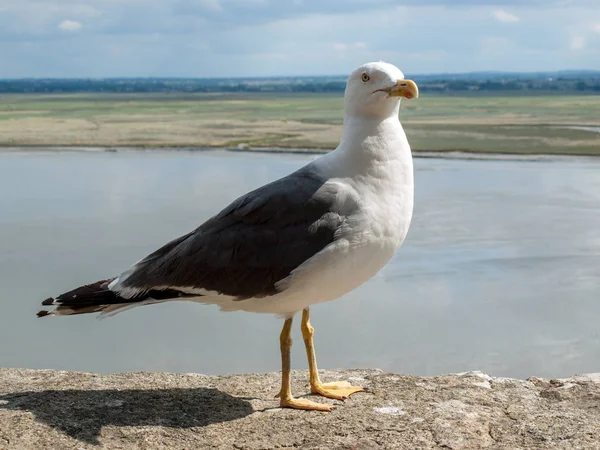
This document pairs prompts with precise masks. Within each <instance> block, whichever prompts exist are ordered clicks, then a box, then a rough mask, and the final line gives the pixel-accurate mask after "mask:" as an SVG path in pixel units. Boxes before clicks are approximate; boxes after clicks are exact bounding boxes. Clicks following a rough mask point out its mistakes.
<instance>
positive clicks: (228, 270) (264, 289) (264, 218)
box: [112, 166, 344, 298]
mask: <svg viewBox="0 0 600 450" xmlns="http://www.w3.org/2000/svg"><path fill="white" fill-rule="evenodd" d="M307 167H310V166H307ZM335 201H336V188H334V187H332V186H330V185H325V184H324V181H323V180H322V179H321V178H320V177H319V176H318V175H317V174H316V173H315V172H314V171H310V170H307V168H304V169H300V170H299V171H297V172H295V173H293V174H291V175H289V176H287V177H285V178H282V179H280V180H277V181H274V182H272V183H270V184H267V185H265V186H263V187H261V188H258V189H256V190H254V191H252V192H250V193H248V194H246V195H244V196H242V197H240V198H238V199H237V200H235V201H234V202H233V203H231V204H230V205H229V206H228V207H227V208H225V209H224V210H223V211H221V212H220V213H219V214H217V215H216V216H214V217H212V218H211V219H209V220H208V221H206V222H205V223H204V224H202V225H201V226H200V227H198V228H197V229H196V230H194V231H193V232H191V233H188V234H186V235H185V236H181V237H180V238H178V239H175V240H173V241H171V242H169V243H168V244H166V245H164V246H163V247H161V248H160V249H158V250H157V251H155V252H154V253H152V254H150V255H148V256H147V257H146V258H144V259H143V260H141V261H140V262H139V263H137V264H136V265H135V266H133V267H132V269H130V270H129V271H127V272H125V273H123V274H122V275H121V276H120V277H119V278H118V279H117V280H115V283H114V287H112V288H113V289H114V290H117V291H120V292H122V293H124V294H125V296H127V294H126V293H127V292H129V293H130V295H131V296H134V295H138V294H140V293H142V292H148V291H150V290H165V289H169V290H180V291H182V292H186V291H187V292H190V290H192V289H196V290H198V289H202V290H208V291H216V292H218V293H219V294H225V295H230V296H234V297H237V298H250V297H264V296H268V295H272V294H275V293H276V292H277V290H276V288H275V283H276V282H277V281H279V280H282V279H284V278H285V277H287V276H288V275H289V274H290V273H291V272H292V271H293V270H294V269H295V268H296V267H298V266H299V265H300V264H302V263H303V262H304V261H306V260H307V259H309V258H311V257H312V256H313V255H315V254H316V253H318V252H319V251H321V250H322V249H323V248H325V247H326V246H327V245H329V244H330V243H331V242H333V241H334V239H335V235H336V230H338V229H339V227H340V226H341V224H342V223H343V221H344V216H343V215H340V214H339V213H338V212H336V207H335Z"/></svg>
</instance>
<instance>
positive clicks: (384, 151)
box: [334, 114, 412, 174]
mask: <svg viewBox="0 0 600 450" xmlns="http://www.w3.org/2000/svg"><path fill="white" fill-rule="evenodd" d="M383 136H385V138H383ZM334 153H336V157H337V156H338V155H339V157H342V158H343V159H345V160H347V163H348V164H349V165H351V166H353V167H356V168H357V169H360V168H362V169H363V170H367V171H368V170H369V168H370V167H372V166H373V165H376V166H379V165H381V164H382V163H386V162H392V161H397V162H400V163H401V164H402V165H407V166H410V169H411V170H410V172H411V174H412V155H411V151H410V146H409V144H408V140H407V139H406V134H405V133H404V129H403V128H402V125H401V124H400V121H399V120H398V116H397V115H396V114H394V115H392V116H389V117H387V118H384V119H381V118H378V119H366V118H364V117H354V116H351V115H346V116H345V117H344V131H343V135H342V141H341V142H340V145H339V146H338V148H337V149H336V150H335V152H334Z"/></svg>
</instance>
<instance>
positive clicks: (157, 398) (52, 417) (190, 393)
mask: <svg viewBox="0 0 600 450" xmlns="http://www.w3.org/2000/svg"><path fill="white" fill-rule="evenodd" d="M0 409H10V410H22V411H28V412H31V413H33V414H34V415H35V417H36V419H37V420H39V421H40V422H42V423H45V424H47V425H49V426H51V427H53V428H55V429H58V430H60V431H62V432H64V433H66V434H68V435H69V436H71V437H73V438H75V439H78V440H80V441H83V442H87V443H91V444H99V441H98V436H99V435H100V430H101V429H102V427H104V426H105V425H115V426H162V427H171V428H192V427H203V426H206V425H210V424H212V423H219V422H227V421H230V420H235V419H239V418H242V417H245V416H248V415H250V414H252V413H253V412H254V410H253V408H252V405H251V404H250V403H249V402H248V401H247V400H246V399H243V398H238V397H233V396H231V395H229V394H226V393H224V392H222V391H219V390H218V389H214V388H202V387H201V388H194V389H163V390H159V389H156V390H154V389H149V390H131V389H126V390H116V389H110V390H65V391H60V390H46V391H40V392H32V391H30V392H20V393H15V394H5V395H0Z"/></svg>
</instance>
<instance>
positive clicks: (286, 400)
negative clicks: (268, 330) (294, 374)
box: [277, 317, 335, 411]
mask: <svg viewBox="0 0 600 450" xmlns="http://www.w3.org/2000/svg"><path fill="white" fill-rule="evenodd" d="M291 331H292V318H291V317H290V318H289V319H286V321H285V322H284V324H283V328H282V329H281V336H280V337H279V343H280V346H281V391H279V394H278V395H277V397H279V404H280V406H281V407H282V408H296V409H310V410H315V411H331V410H332V409H334V408H335V406H333V405H326V404H322V403H315V402H311V401H310V400H306V399H303V398H294V397H292V386H291V376H290V367H291V357H290V350H291V348H292V338H291V337H290V334H291Z"/></svg>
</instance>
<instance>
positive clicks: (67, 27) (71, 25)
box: [58, 20, 83, 31]
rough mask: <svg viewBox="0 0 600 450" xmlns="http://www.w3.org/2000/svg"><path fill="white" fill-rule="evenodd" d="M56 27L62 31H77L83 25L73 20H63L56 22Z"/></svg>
mask: <svg viewBox="0 0 600 450" xmlns="http://www.w3.org/2000/svg"><path fill="white" fill-rule="evenodd" d="M58 28H59V29H60V30H63V31H79V30H81V29H82V28H83V25H81V23H79V22H76V21H74V20H63V21H62V22H61V23H59V24H58Z"/></svg>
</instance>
